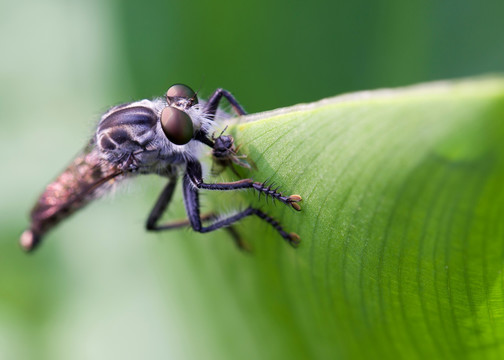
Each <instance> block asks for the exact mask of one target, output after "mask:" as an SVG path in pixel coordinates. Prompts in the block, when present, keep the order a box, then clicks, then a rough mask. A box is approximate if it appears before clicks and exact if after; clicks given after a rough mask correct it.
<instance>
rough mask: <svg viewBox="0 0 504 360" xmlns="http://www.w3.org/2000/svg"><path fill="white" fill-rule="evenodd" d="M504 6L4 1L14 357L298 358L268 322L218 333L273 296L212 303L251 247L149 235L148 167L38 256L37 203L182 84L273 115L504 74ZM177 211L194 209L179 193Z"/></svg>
mask: <svg viewBox="0 0 504 360" xmlns="http://www.w3.org/2000/svg"><path fill="white" fill-rule="evenodd" d="M502 14H504V2H503V1H497V0H496V1H453V0H450V1H421V0H415V1H399V0H382V1H370V0H368V1H365V0H357V1H312V2H309V3H308V2H299V1H289V2H287V1H284V2H266V1H254V2H242V3H237V2H232V1H220V2H204V1H191V2H182V1H164V2H163V1H144V2H142V3H140V2H137V1H108V2H101V1H96V0H91V1H86V2H84V1H55V0H49V1H44V2H36V1H26V0H20V1H17V2H13V1H4V0H2V1H1V2H0V45H1V46H0V49H1V50H0V51H1V56H0V65H1V66H0V124H1V131H0V147H1V152H0V153H1V154H2V155H3V164H2V176H1V177H0V179H1V186H0V191H1V194H0V199H1V201H0V207H1V216H0V226H1V230H2V231H1V235H0V359H35V358H36V359H69V358H71V359H110V358H119V357H121V358H124V359H136V358H140V357H142V358H149V359H161V358H163V359H166V358H177V359H184V358H185V359H193V358H195V357H201V356H203V357H204V358H220V356H221V355H222V353H223V352H224V353H227V354H228V355H229V357H230V358H233V355H239V354H243V353H246V354H249V355H248V356H249V357H250V358H254V354H260V353H261V352H269V351H271V352H272V354H273V355H278V356H286V355H289V356H290V357H292V356H294V355H298V356H299V355H300V354H275V353H274V351H275V350H274V349H269V348H268V347H267V346H266V347H265V348H262V349H261V346H262V345H263V344H264V343H266V344H267V341H265V340H266V339H265V335H264V334H254V333H244V334H240V336H242V337H243V338H245V339H249V340H248V342H247V341H240V342H238V343H236V342H235V341H233V339H232V338H226V335H219V334H216V331H217V330H215V323H216V322H219V326H218V327H222V326H223V325H222V323H223V324H224V325H225V326H226V327H228V328H229V332H228V334H233V329H234V326H237V324H240V322H241V321H242V319H243V317H242V315H243V313H244V312H247V311H255V312H256V313H257V314H258V316H259V317H260V316H261V308H260V304H259V305H258V306H257V308H255V309H243V308H241V307H240V304H239V303H236V302H235V303H233V302H232V301H231V304H233V306H231V307H230V308H227V309H225V310H223V309H222V308H219V307H216V306H215V305H216V304H213V303H212V299H213V297H212V296H210V295H209V296H208V297H209V301H208V303H207V304H206V306H204V304H203V306H202V301H201V298H205V297H206V296H207V294H211V293H213V292H225V295H226V296H229V297H230V298H231V299H233V297H234V296H235V292H236V291H242V292H246V291H247V286H246V284H247V283H246V280H247V278H246V276H247V274H246V273H245V274H241V275H236V276H243V277H244V279H243V284H244V285H243V286H242V287H241V288H240V289H233V288H229V287H225V286H222V287H218V288H215V287H214V286H212V285H213V284H214V283H219V284H223V283H224V284H225V283H226V281H227V279H229V276H234V275H230V274H226V273H225V271H224V269H226V268H229V267H233V266H237V267H238V268H239V267H240V266H241V264H243V266H244V267H246V268H247V269H248V270H249V269H250V266H251V265H250V262H251V259H250V258H249V257H247V256H243V255H242V254H240V253H238V252H237V251H235V249H234V248H233V247H232V245H231V244H230V241H229V240H221V238H223V237H226V236H225V235H223V233H220V232H217V233H215V234H209V235H206V236H202V235H199V234H193V233H191V232H190V231H180V232H177V233H170V234H162V235H160V234H156V235H152V234H147V233H145V232H144V230H143V225H144V221H145V218H146V216H147V214H148V211H149V210H150V207H151V205H152V204H153V202H154V201H155V198H156V195H157V193H158V192H159V191H160V190H161V187H162V185H163V181H162V180H160V179H157V178H155V177H146V178H145V179H138V181H135V184H131V185H132V186H126V187H125V188H123V189H121V190H120V191H118V193H117V194H116V195H115V196H111V197H108V198H107V199H105V200H102V201H99V202H97V203H95V204H92V205H91V206H89V207H88V208H86V210H85V211H82V212H80V213H79V214H78V215H77V216H75V217H73V218H72V219H71V220H69V221H67V222H65V223H63V224H62V225H61V226H60V227H58V228H57V229H56V230H55V231H54V232H52V233H51V234H50V235H49V236H48V237H47V239H46V240H47V241H46V243H45V244H44V246H43V247H42V248H41V249H40V251H39V252H37V253H36V254H34V255H33V256H27V255H25V254H23V253H22V252H21V250H20V249H19V247H18V243H17V242H18V237H19V235H20V233H21V232H22V231H23V230H24V228H25V227H26V226H27V224H28V223H27V214H28V211H29V209H30V208H31V206H32V205H33V203H34V201H35V199H36V197H37V196H38V195H39V193H40V192H41V191H42V190H43V188H44V186H45V185H46V184H47V182H48V181H50V180H51V179H52V178H54V177H55V176H56V175H57V173H58V172H59V171H60V170H62V169H63V168H64V166H65V164H66V163H67V162H68V161H69V160H70V159H71V158H72V157H73V156H74V155H75V154H76V153H77V152H78V151H79V150H80V149H81V148H82V146H83V145H84V144H85V142H86V141H87V140H88V139H89V137H90V136H91V134H92V132H93V127H94V125H95V124H96V121H97V119H98V117H99V115H100V114H101V113H102V112H103V111H104V110H105V109H107V107H108V106H110V105H111V104H115V103H119V102H124V101H129V100H134V99H138V98H146V97H147V98H148V97H152V96H157V95H160V94H162V93H163V92H164V91H165V90H166V89H167V87H168V86H169V85H170V84H172V83H176V82H183V83H187V84H189V85H190V86H192V87H193V88H196V89H201V91H200V93H201V94H203V95H209V94H210V93H211V92H212V90H213V89H215V88H216V87H224V88H226V89H228V90H230V91H232V92H233V93H234V94H235V95H236V97H237V98H238V99H239V100H240V101H241V103H242V104H243V106H244V107H245V109H247V110H248V111H249V112H258V111H263V110H269V109H273V108H277V107H282V106H288V105H293V104H296V103H299V102H310V101H314V100H318V99H320V98H323V97H328V96H332V95H336V94H338V93H342V92H350V91H354V90H364V89H372V88H381V87H392V86H401V85H407V84H411V83H416V82H424V81H429V80H435V79H444V78H456V77H463V76H468V75H476V74H481V73H488V72H501V71H502V70H504V42H503V41H502V39H503V35H504V21H502ZM111 198H113V200H111ZM169 215H170V216H171V217H179V216H182V215H183V208H182V205H181V202H180V198H179V199H178V200H176V201H175V203H174V205H173V206H172V208H171V209H170V211H169ZM280 245H281V246H284V245H283V244H280ZM280 245H279V246H280ZM264 246H266V245H264ZM275 246H276V245H275ZM279 248H281V247H279ZM230 264H231V265H230ZM236 264H238V265H236ZM209 268H212V269H222V271H221V272H219V271H214V272H209V273H208V274H206V270H207V269H209ZM274 291H275V289H272V292H273V294H274ZM273 296H274V295H273ZM203 303H204V302H203ZM265 324H266V322H265ZM241 326H242V327H243V324H242V325H241ZM265 330H271V329H265ZM266 337H267V336H266ZM273 338H275V339H279V338H278V337H275V336H273ZM280 340H281V339H280ZM283 340H285V341H288V340H286V339H283ZM264 341H265V342H264ZM296 341H303V339H296ZM244 344H245V345H244ZM307 348H308V347H307ZM273 355H272V356H273ZM303 355H308V354H301V356H303ZM277 358H278V357H277Z"/></svg>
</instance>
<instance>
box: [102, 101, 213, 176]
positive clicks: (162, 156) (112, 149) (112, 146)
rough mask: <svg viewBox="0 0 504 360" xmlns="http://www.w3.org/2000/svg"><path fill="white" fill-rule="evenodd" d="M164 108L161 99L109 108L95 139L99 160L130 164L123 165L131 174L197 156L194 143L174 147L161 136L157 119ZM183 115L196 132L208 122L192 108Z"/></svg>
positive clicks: (195, 108) (162, 167)
mask: <svg viewBox="0 0 504 360" xmlns="http://www.w3.org/2000/svg"><path fill="white" fill-rule="evenodd" d="M166 106H167V103H166V101H164V100H163V99H155V100H153V101H151V100H142V101H137V102H133V103H130V104H124V105H119V106H116V107H113V108H111V109H110V110H109V111H108V112H107V113H105V114H104V115H103V116H102V118H101V121H100V123H99V124H98V128H97V131H96V136H95V143H96V146H97V147H98V149H99V150H100V153H101V154H102V158H103V159H104V160H106V161H107V162H113V163H116V164H125V163H126V162H130V163H131V162H133V163H131V164H127V166H128V167H129V168H130V169H133V170H135V171H140V172H143V173H150V172H156V173H160V172H162V169H164V168H165V167H170V166H176V165H180V164H183V163H184V162H185V161H186V159H187V158H189V157H197V148H198V147H199V143H198V142H197V141H194V140H191V141H190V142H189V143H188V144H185V145H175V144H173V143H171V142H170V141H169V140H168V139H167V138H166V136H165V135H164V133H163V131H162V129H161V125H160V120H159V117H160V113H161V111H162V110H163V109H164V108H165V107H166ZM186 112H187V113H188V114H189V115H190V117H191V120H192V121H193V123H194V127H195V129H200V128H201V126H204V125H203V123H204V122H206V121H208V120H207V119H205V118H204V116H202V115H201V113H200V112H199V109H198V107H196V106H195V107H193V108H191V109H188V111H186Z"/></svg>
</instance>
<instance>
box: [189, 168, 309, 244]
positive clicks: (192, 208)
mask: <svg viewBox="0 0 504 360" xmlns="http://www.w3.org/2000/svg"><path fill="white" fill-rule="evenodd" d="M195 185H196V184H195V183H194V182H193V181H192V178H191V176H190V175H189V174H188V173H186V175H184V179H183V185H182V186H183V193H184V204H185V207H186V211H187V216H188V217H189V221H190V222H191V226H192V227H193V229H194V230H195V231H198V232H200V233H207V232H210V231H214V230H218V229H221V228H223V227H226V226H229V225H232V224H233V223H235V222H237V221H239V220H241V219H243V218H244V217H247V216H250V215H256V216H258V217H259V218H260V219H262V220H264V221H266V222H267V223H268V224H270V225H271V226H273V228H274V229H275V230H276V231H277V232H278V233H279V234H280V236H282V237H283V238H284V239H285V240H286V241H287V242H288V243H289V244H291V245H292V246H293V247H297V246H298V245H299V242H300V239H299V236H298V235H297V234H295V233H287V232H286V231H285V230H284V229H283V228H282V226H281V225H280V224H279V223H278V222H277V221H276V220H275V219H273V218H272V217H271V216H269V215H267V214H266V213H264V212H262V211H261V210H259V209H256V208H253V207H248V208H247V209H245V210H243V211H240V212H238V213H236V214H234V215H231V216H229V217H226V218H223V219H220V220H217V221H215V222H213V223H212V224H210V225H208V226H203V225H202V223H201V222H202V220H201V216H200V204H199V193H198V188H197V187H196V186H195ZM228 190H229V189H228Z"/></svg>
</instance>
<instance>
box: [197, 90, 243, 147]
mask: <svg viewBox="0 0 504 360" xmlns="http://www.w3.org/2000/svg"><path fill="white" fill-rule="evenodd" d="M223 97H224V98H225V99H226V100H227V101H228V102H229V103H230V104H231V106H232V107H233V109H234V110H235V112H236V113H237V114H238V115H246V114H247V113H246V112H245V110H244V109H243V107H242V106H241V105H240V103H239V102H238V101H237V100H236V98H235V97H234V96H233V95H232V94H231V93H230V92H229V91H227V90H224V89H220V88H219V89H217V90H215V91H214V93H213V94H212V96H210V98H209V99H208V101H207V103H206V104H205V107H204V108H203V113H204V114H205V115H207V116H208V117H210V118H211V119H214V118H215V114H216V113H217V109H218V108H219V103H220V101H221V100H222V98H223ZM221 137H222V134H221V136H219V137H218V138H217V139H220V138H221ZM228 137H229V138H231V137H230V136H228ZM194 138H195V139H196V140H198V141H200V142H202V143H203V144H206V145H208V146H209V147H211V148H214V147H215V143H214V140H216V139H213V138H210V136H209V134H207V133H205V132H204V131H202V130H200V131H198V132H197V133H196V134H195V136H194ZM231 139H232V138H231ZM225 141H226V144H228V146H229V148H228V149H231V146H232V145H233V143H232V142H231V143H229V141H228V140H225Z"/></svg>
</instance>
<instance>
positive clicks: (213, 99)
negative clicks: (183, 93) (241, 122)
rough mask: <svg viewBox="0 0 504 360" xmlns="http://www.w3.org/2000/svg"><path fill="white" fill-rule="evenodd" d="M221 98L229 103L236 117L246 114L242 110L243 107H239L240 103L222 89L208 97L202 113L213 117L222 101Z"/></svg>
mask: <svg viewBox="0 0 504 360" xmlns="http://www.w3.org/2000/svg"><path fill="white" fill-rule="evenodd" d="M222 97H225V98H226V100H227V101H229V103H230V104H231V106H232V107H233V109H234V111H235V112H236V113H237V114H238V115H245V114H247V113H246V112H245V110H244V109H243V107H242V106H241V105H240V103H239V102H238V101H237V100H236V99H235V97H234V96H233V95H232V94H231V93H230V92H229V91H227V90H224V89H217V90H215V91H214V93H213V94H212V96H210V99H208V102H207V103H206V105H205V109H204V112H205V113H206V114H208V115H212V116H215V113H216V112H217V108H218V107H219V103H220V101H221V100H222Z"/></svg>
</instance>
